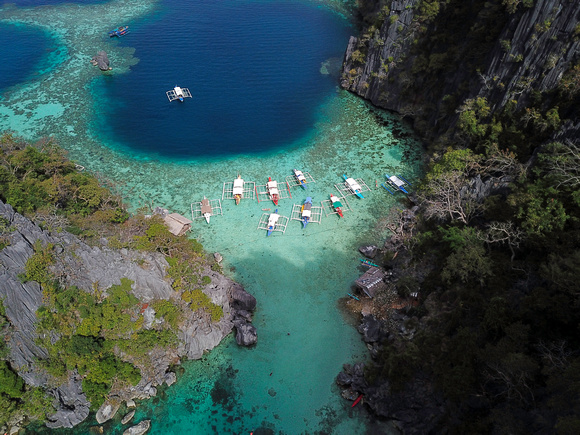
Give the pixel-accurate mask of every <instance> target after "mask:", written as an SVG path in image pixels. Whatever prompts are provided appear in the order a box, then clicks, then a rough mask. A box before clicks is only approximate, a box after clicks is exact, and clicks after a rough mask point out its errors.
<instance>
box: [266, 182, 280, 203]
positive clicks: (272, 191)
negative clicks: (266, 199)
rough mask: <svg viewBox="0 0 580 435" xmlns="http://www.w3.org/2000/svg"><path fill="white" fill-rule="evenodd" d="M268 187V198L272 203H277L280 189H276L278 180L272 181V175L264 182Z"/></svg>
mask: <svg viewBox="0 0 580 435" xmlns="http://www.w3.org/2000/svg"><path fill="white" fill-rule="evenodd" d="M266 187H267V189H268V195H269V196H270V199H271V200H272V202H273V203H274V205H278V200H279V199H280V191H279V190H278V182H277V181H273V180H272V177H268V183H267V184H266Z"/></svg>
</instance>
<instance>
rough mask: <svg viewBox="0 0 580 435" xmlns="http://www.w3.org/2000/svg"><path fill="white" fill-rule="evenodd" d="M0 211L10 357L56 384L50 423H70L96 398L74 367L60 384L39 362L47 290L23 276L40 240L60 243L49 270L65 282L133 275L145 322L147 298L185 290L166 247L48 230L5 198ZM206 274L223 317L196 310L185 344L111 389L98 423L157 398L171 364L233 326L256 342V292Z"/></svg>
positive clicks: (101, 283)
mask: <svg viewBox="0 0 580 435" xmlns="http://www.w3.org/2000/svg"><path fill="white" fill-rule="evenodd" d="M0 217H3V218H4V219H6V220H7V221H8V222H9V232H8V235H7V237H8V239H9V244H8V245H7V246H6V247H4V249H2V250H0V282H2V285H1V286H0V298H2V299H3V301H4V306H5V308H6V317H7V319H8V321H9V322H10V328H11V332H10V334H9V335H8V338H7V345H8V348H9V357H8V360H9V361H10V363H11V365H12V367H14V368H16V370H17V372H18V375H19V376H21V377H22V378H23V379H24V381H25V383H26V384H28V385H31V386H35V387H38V386H41V387H47V386H49V385H50V389H48V392H49V394H51V395H52V396H54V398H55V400H54V405H55V407H56V409H57V411H56V413H54V414H53V415H51V416H50V417H49V418H48V422H47V426H48V427H50V428H59V427H65V428H71V427H73V426H75V425H77V424H79V423H80V422H82V421H83V420H85V419H86V418H87V416H88V415H89V407H90V403H89V402H88V400H87V398H86V395H85V394H84V393H83V392H82V379H81V378H80V376H78V375H76V374H72V375H70V376H69V377H68V378H67V381H66V382H64V383H61V384H60V385H56V386H55V385H52V384H51V382H50V377H49V376H48V375H47V374H46V373H45V372H44V371H43V370H41V369H39V368H38V366H37V364H36V360H37V359H45V358H47V356H48V353H47V352H46V350H45V349H43V348H42V347H41V346H39V345H38V344H37V342H36V340H37V333H36V321H37V318H36V311H37V309H38V308H39V307H41V306H42V304H43V293H42V288H41V286H40V285H39V284H38V283H37V282H35V281H27V282H22V281H21V279H20V278H19V274H22V273H23V272H24V270H25V265H26V262H27V260H28V259H29V258H30V257H31V256H32V255H33V253H34V248H33V246H34V244H35V242H37V241H40V242H41V243H42V244H43V245H46V244H49V243H50V244H52V245H54V247H55V248H54V253H55V257H56V262H55V264H54V265H53V266H51V272H52V273H54V274H55V275H56V276H57V277H58V279H59V281H60V282H61V283H62V284H63V285H65V286H67V287H71V286H76V287H78V288H79V289H82V290H84V291H89V292H90V291H94V289H95V288H96V287H98V288H99V289H104V290H106V289H107V288H109V287H110V286H112V285H118V284H119V282H120V280H121V278H128V279H130V280H131V281H132V282H133V284H132V287H131V292H132V293H133V295H134V296H136V297H137V298H138V299H139V301H140V302H141V303H142V304H143V306H144V307H146V308H145V309H144V310H143V312H142V315H143V318H144V327H145V328H146V329H147V328H151V326H152V325H153V324H154V323H155V321H156V318H155V311H154V310H153V308H152V307H151V306H147V304H148V303H149V302H151V301H152V300H154V299H155V300H159V299H165V300H169V299H172V298H177V297H178V296H179V295H177V294H176V291H175V290H174V289H173V288H172V286H171V279H169V278H168V277H167V274H166V270H167V268H168V267H169V265H168V263H167V261H166V259H165V258H164V256H163V255H161V254H156V253H150V252H141V251H139V252H137V251H131V250H127V249H120V250H116V249H112V248H110V247H108V246H107V243H106V240H104V239H103V240H101V246H99V247H96V246H89V245H87V244H86V243H84V242H83V241H82V240H80V239H79V238H78V237H76V236H74V235H72V234H70V233H68V232H66V231H62V232H59V233H51V232H48V231H45V230H43V229H42V228H40V227H39V226H38V225H36V224H34V223H33V222H32V221H30V220H29V219H27V218H25V217H24V216H22V215H20V214H18V213H16V212H15V211H14V210H13V208H12V207H11V206H10V205H8V204H4V203H2V202H0ZM203 273H204V275H206V276H208V277H210V278H211V283H210V284H207V285H205V286H204V287H203V288H202V291H203V292H204V293H205V294H206V295H207V296H208V297H209V298H210V299H211V301H212V302H213V303H214V304H216V305H218V306H220V307H222V309H223V316H222V318H221V319H220V320H219V321H217V322H213V321H212V320H211V318H210V316H208V315H205V314H204V313H200V312H197V311H192V310H190V313H189V315H188V316H187V318H186V319H184V320H183V321H182V322H180V325H179V330H178V331H177V336H178V338H179V345H178V346H177V347H175V348H173V349H171V350H168V351H167V350H166V351H162V350H159V349H156V350H153V351H152V352H153V353H154V354H151V355H149V359H150V360H151V361H152V362H153V361H154V364H150V365H149V366H147V367H144V366H140V367H139V369H140V370H141V374H142V379H141V381H140V382H139V383H138V384H137V385H136V386H134V387H125V388H120V389H116V390H115V389H114V390H113V391H111V393H110V394H109V396H108V400H107V401H106V402H105V403H104V404H103V406H102V407H101V409H99V412H98V413H97V420H98V421H99V423H101V422H104V421H106V420H108V419H110V418H112V417H113V416H114V415H115V412H116V411H117V410H118V409H119V406H120V405H121V403H122V402H129V403H130V402H131V401H132V400H133V399H146V398H150V397H153V396H155V395H156V394H157V389H156V387H157V386H159V385H162V384H167V385H171V384H172V383H174V382H175V380H176V376H175V374H174V373H173V372H171V371H170V367H171V366H172V365H175V364H179V361H180V359H181V358H188V359H198V358H201V356H202V355H203V353H204V352H206V351H209V350H211V349H213V348H214V347H215V346H217V345H218V344H219V343H220V341H221V340H222V339H223V338H224V337H226V336H227V335H228V334H229V333H230V332H232V330H233V329H235V330H236V341H237V342H238V343H239V344H241V345H244V346H250V345H252V344H255V343H256V341H257V334H256V329H255V327H254V326H253V325H252V324H251V320H252V311H253V310H254V309H255V307H256V300H255V298H254V297H253V296H252V295H250V294H249V293H247V292H246V291H245V290H244V288H243V287H242V286H241V285H240V284H238V283H235V282H233V281H232V280H230V279H229V278H227V277H225V276H223V275H221V274H220V273H217V272H215V271H213V270H211V269H210V267H209V266H205V268H204V270H203ZM18 423H19V422H13V428H17V427H18V426H19V424H18Z"/></svg>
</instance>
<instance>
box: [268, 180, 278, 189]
mask: <svg viewBox="0 0 580 435" xmlns="http://www.w3.org/2000/svg"><path fill="white" fill-rule="evenodd" d="M273 187H278V182H277V181H268V189H272V188H273Z"/></svg>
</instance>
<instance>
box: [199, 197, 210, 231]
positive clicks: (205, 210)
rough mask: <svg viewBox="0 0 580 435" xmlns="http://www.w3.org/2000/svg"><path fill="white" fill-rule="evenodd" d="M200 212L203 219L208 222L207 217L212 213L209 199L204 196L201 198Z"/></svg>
mask: <svg viewBox="0 0 580 435" xmlns="http://www.w3.org/2000/svg"><path fill="white" fill-rule="evenodd" d="M201 214H202V215H203V217H204V218H205V221H206V222H207V223H208V224H209V218H210V217H211V215H212V209H211V205H210V203H209V199H207V198H206V197H205V196H204V197H203V199H202V200H201Z"/></svg>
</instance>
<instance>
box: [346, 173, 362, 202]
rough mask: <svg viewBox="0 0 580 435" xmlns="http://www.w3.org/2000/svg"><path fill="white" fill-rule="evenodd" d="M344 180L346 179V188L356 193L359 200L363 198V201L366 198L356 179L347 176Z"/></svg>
mask: <svg viewBox="0 0 580 435" xmlns="http://www.w3.org/2000/svg"><path fill="white" fill-rule="evenodd" d="M343 178H344V181H345V184H346V187H347V188H348V189H349V190H350V191H351V192H352V193H354V194H355V195H356V196H358V197H359V198H362V199H364V198H365V197H364V196H363V194H362V187H361V186H360V184H358V183H357V181H356V180H355V179H354V178H350V177H347V176H346V175H343Z"/></svg>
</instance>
